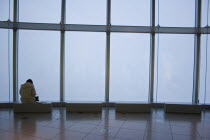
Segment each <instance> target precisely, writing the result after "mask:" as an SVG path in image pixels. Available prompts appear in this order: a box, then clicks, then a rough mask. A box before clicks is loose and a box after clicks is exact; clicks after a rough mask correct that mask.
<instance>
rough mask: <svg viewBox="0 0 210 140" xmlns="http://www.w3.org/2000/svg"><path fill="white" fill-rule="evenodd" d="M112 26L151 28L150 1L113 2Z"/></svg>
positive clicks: (121, 0)
mask: <svg viewBox="0 0 210 140" xmlns="http://www.w3.org/2000/svg"><path fill="white" fill-rule="evenodd" d="M111 24H112V25H129V26H149V25H150V0H129V1H128V0H112V1H111Z"/></svg>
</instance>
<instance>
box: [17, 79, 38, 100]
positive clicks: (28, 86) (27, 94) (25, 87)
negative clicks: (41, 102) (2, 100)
mask: <svg viewBox="0 0 210 140" xmlns="http://www.w3.org/2000/svg"><path fill="white" fill-rule="evenodd" d="M20 95H21V98H20V100H21V102H22V103H35V101H36V99H35V96H36V90H35V88H34V85H33V81H32V80H31V79H28V80H27V81H26V83H24V84H22V85H21V88H20Z"/></svg>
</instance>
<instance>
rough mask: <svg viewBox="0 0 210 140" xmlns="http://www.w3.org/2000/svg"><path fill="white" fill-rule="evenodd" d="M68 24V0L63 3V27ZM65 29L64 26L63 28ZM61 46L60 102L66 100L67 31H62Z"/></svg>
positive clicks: (63, 0)
mask: <svg viewBox="0 0 210 140" xmlns="http://www.w3.org/2000/svg"><path fill="white" fill-rule="evenodd" d="M65 23H66V0H62V3H61V25H64V24H65ZM63 27H64V26H63ZM60 40H61V44H60V45H61V46H60V101H61V102H64V100H65V30H64V29H63V30H61V38H60Z"/></svg>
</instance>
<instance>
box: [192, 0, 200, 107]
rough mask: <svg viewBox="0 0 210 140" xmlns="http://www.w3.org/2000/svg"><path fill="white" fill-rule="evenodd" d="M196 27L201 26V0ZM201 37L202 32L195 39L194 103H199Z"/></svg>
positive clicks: (197, 2)
mask: <svg viewBox="0 0 210 140" xmlns="http://www.w3.org/2000/svg"><path fill="white" fill-rule="evenodd" d="M195 6H196V8H195V27H197V28H200V27H201V6H202V5H201V0H196V3H195ZM200 37H201V34H200V33H197V34H196V35H195V41H194V46H195V48H194V57H195V58H194V73H193V94H192V95H193V96H192V103H194V104H197V103H199V98H198V95H199V80H200V45H201V42H200Z"/></svg>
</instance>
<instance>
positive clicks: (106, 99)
mask: <svg viewBox="0 0 210 140" xmlns="http://www.w3.org/2000/svg"><path fill="white" fill-rule="evenodd" d="M106 18H107V22H106V25H107V31H106V67H105V71H106V77H105V80H106V81H105V102H109V81H110V26H111V0H107V17H106Z"/></svg>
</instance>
